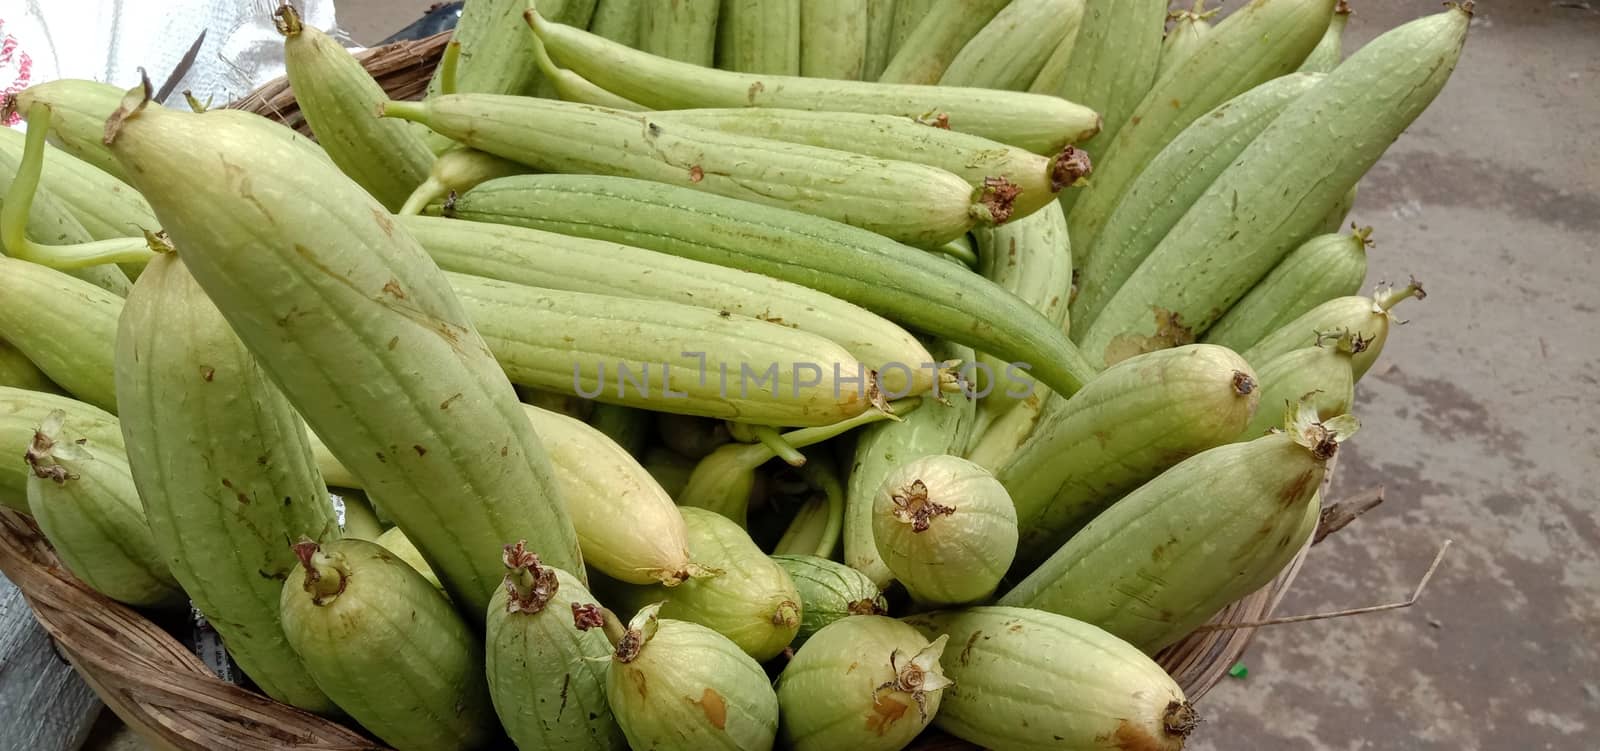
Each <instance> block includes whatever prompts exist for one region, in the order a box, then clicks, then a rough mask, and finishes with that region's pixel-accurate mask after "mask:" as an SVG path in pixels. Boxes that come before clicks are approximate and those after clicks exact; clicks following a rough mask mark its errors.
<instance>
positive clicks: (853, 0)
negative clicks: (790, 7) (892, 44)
mask: <svg viewBox="0 0 1600 751" xmlns="http://www.w3.org/2000/svg"><path fill="white" fill-rule="evenodd" d="M870 5H871V0H806V1H805V2H802V3H801V4H800V75H802V76H805V77H807V78H836V79H839V80H843V81H861V80H871V79H864V78H863V76H862V72H863V69H864V68H865V67H866V64H867V34H868V33H869V32H870V24H871V19H870V18H869V17H868V12H869V6H870Z"/></svg>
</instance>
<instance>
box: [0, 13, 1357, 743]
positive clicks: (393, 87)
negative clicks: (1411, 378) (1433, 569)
mask: <svg viewBox="0 0 1600 751" xmlns="http://www.w3.org/2000/svg"><path fill="white" fill-rule="evenodd" d="M448 41H449V33H448V32H445V33H442V34H437V35H434V36H432V37H428V38H427V39H422V40H418V41H415V42H401V43H398V44H392V45H386V46H384V47H377V48H374V49H371V50H367V51H366V52H364V53H362V54H361V55H360V59H361V61H362V64H363V65H365V66H366V67H367V69H368V70H369V71H372V73H373V76H374V78H376V79H377V80H378V82H379V83H380V84H381V85H382V86H383V88H384V90H385V91H386V92H388V93H389V95H390V96H391V97H393V98H395V99H417V98H420V97H421V96H422V94H423V92H424V90H425V89H426V88H427V84H428V81H429V78H430V77H431V76H432V73H433V68H434V66H436V65H437V64H438V61H439V58H440V56H441V55H442V53H443V51H444V47H445V44H446V43H447V42H448ZM229 106H230V107H231V108H234V109H242V110H248V111H251V112H256V113H259V114H262V115H265V116H267V117H271V118H273V119H276V120H279V121H281V122H284V123H286V124H288V125H291V126H293V127H295V128H298V129H300V130H301V131H305V130H306V126H305V119H304V118H303V117H302V116H301V115H300V111H299V108H298V106H296V104H295V100H294V93H293V91H291V90H290V88H289V84H288V81H287V80H285V79H282V78H280V79H277V80H274V81H270V82H268V83H267V84H265V85H263V86H262V87H261V88H260V89H258V90H256V91H255V92H253V93H251V94H250V95H248V96H246V97H244V98H243V99H241V100H239V101H237V102H234V103H232V104H230V105H229ZM1332 477H1333V464H1332V463H1330V465H1329V468H1328V472H1327V474H1326V477H1325V479H1324V481H1323V483H1324V484H1323V497H1324V498H1326V497H1328V483H1329V481H1331V479H1332ZM1310 545H1311V540H1309V539H1308V540H1306V545H1305V548H1302V550H1301V551H1300V555H1299V556H1298V557H1297V558H1296V559H1295V561H1294V563H1293V564H1291V565H1290V566H1289V567H1288V568H1287V569H1286V570H1284V572H1283V573H1282V574H1280V575H1279V576H1278V578H1277V579H1275V580H1273V581H1272V582H1271V583H1270V584H1268V585H1267V586H1266V587H1263V588H1262V589H1261V590H1259V591H1257V592H1255V593H1253V594H1251V595H1250V596H1248V597H1245V598H1244V599H1242V600H1240V601H1238V602H1236V603H1234V604H1232V605H1230V606H1228V607H1227V608H1226V609H1224V610H1223V611H1222V612H1221V613H1218V614H1217V615H1216V617H1215V618H1213V619H1212V621H1211V622H1210V624H1209V625H1208V626H1207V628H1210V629H1215V630H1211V631H1205V630H1202V631H1201V632H1197V633H1195V634H1192V635H1190V636H1189V637H1188V638H1186V639H1184V640H1183V641H1181V642H1179V643H1177V644H1175V645H1173V646H1171V647H1169V648H1167V649H1166V650H1165V651H1163V652H1162V653H1161V654H1160V655H1158V657H1157V661H1158V662H1159V663H1160V664H1161V665H1162V666H1163V667H1164V668H1166V669H1167V672H1169V673H1170V674H1172V676H1173V678H1174V679H1176V680H1177V682H1178V684H1179V685H1180V686H1182V687H1183V690H1184V692H1185V694H1186V695H1187V696H1188V697H1189V699H1190V700H1191V701H1193V700H1197V699H1199V698H1200V697H1201V696H1203V695H1205V693H1206V692H1207V691H1209V690H1210V689H1211V687H1213V686H1215V685H1216V684H1217V683H1218V682H1219V681H1220V680H1222V678H1223V676H1224V675H1226V673H1227V670H1228V669H1229V668H1230V667H1232V666H1233V665H1234V664H1235V663H1236V662H1237V661H1238V659H1239V658H1240V657H1241V656H1242V655H1243V654H1244V651H1245V648H1246V647H1247V646H1248V645H1249V643H1250V640H1251V638H1252V637H1253V636H1254V634H1255V629H1254V628H1239V627H1236V626H1235V624H1251V623H1257V622H1260V621H1266V620H1269V619H1271V616H1272V613H1273V611H1274V610H1275V609H1276V608H1277V606H1278V603H1279V602H1280V601H1281V600H1282V599H1283V596H1284V594H1285V593H1286V592H1287V591H1288V589H1289V586H1290V585H1291V584H1292V583H1293V582H1294V579H1295V576H1296V574H1298V573H1299V570H1300V566H1301V564H1302V563H1303V562H1304V560H1305V553H1306V549H1308V548H1309V547H1310ZM0 572H3V573H4V574H5V575H6V577H7V578H9V579H10V580H11V581H12V582H13V583H14V584H16V586H17V587H18V588H19V589H20V590H21V591H22V593H23V595H24V596H25V597H26V599H27V601H28V603H29V605H30V606H32V608H33V612H34V615H35V617H36V618H37V619H38V621H39V623H40V624H41V625H43V626H44V628H45V630H46V631H47V632H48V633H49V634H50V636H51V637H52V638H53V639H55V641H56V643H57V645H59V647H60V650H61V652H62V654H63V655H65V656H66V658H67V659H68V660H70V661H71V662H72V664H73V666H74V667H76V668H77V670H78V672H79V674H81V675H82V676H83V677H84V680H85V681H87V682H88V683H89V685H90V686H91V687H92V688H94V690H95V692H96V693H98V694H99V695H100V697H101V699H102V700H104V701H105V702H106V704H107V706H109V707H111V709H112V710H113V711H114V712H116V714H117V716H118V717H120V718H121V719H122V720H123V722H125V723H127V724H128V725H129V726H130V727H131V728H133V729H134V730H135V732H137V733H138V734H139V735H141V736H142V737H144V738H145V739H146V741H148V742H150V743H152V744H153V745H155V746H157V747H158V748H163V749H181V750H182V751H281V750H282V749H295V750H299V751H312V750H316V751H357V750H360V749H383V748H384V747H383V746H382V745H380V744H377V743H375V742H373V741H372V740H370V739H368V738H366V737H364V736H362V735H361V734H359V733H358V732H356V731H354V730H351V729H349V728H346V727H344V726H342V725H340V724H338V723H335V722H333V721H331V720H327V719H324V718H321V717H317V716H315V715H312V714H308V713H306V712H303V711H300V710H298V709H295V708H293V707H289V706H287V705H283V704H278V703H276V702H273V701H272V700H270V699H268V698H266V697H265V696H262V695H260V694H256V693H253V692H251V691H248V690H246V689H243V688H240V687H238V686H234V685H232V684H228V683H225V682H223V681H221V680H219V679H218V678H216V677H215V676H213V675H212V674H211V672H210V671H209V670H208V669H207V668H206V667H205V666H204V664H202V663H201V662H200V660H199V659H197V658H196V657H195V656H194V655H193V654H192V653H191V652H190V651H189V650H188V649H187V648H185V647H184V646H183V645H182V644H180V643H179V642H178V641H177V640H176V639H174V638H173V637H172V636H171V635H169V634H167V633H166V632H165V631H163V630H162V629H161V628H160V627H159V626H157V625H156V624H155V623H153V622H151V621H150V620H148V619H146V618H144V617H143V616H141V615H140V614H138V613H136V612H134V611H133V610H130V609H128V608H126V607H124V606H122V605H119V604H117V603H115V602H113V601H111V600H109V599H107V598H105V597H103V596H101V595H100V594H98V593H96V592H94V591H92V590H90V589H89V588H88V587H87V586H85V585H84V584H83V583H81V582H79V581H78V580H77V579H75V578H74V577H73V576H72V574H70V573H68V572H67V570H66V569H65V568H64V567H63V566H62V565H61V562H60V561H59V560H58V559H57V558H56V556H55V553H54V551H52V550H51V549H50V546H49V543H48V542H46V541H45V539H44V536H43V535H42V534H41V533H40V532H39V530H38V528H37V527H35V526H34V525H33V523H32V521H31V520H29V519H28V518H27V517H25V516H23V515H21V514H18V513H15V512H12V511H9V510H4V509H0ZM912 748H914V749H919V750H921V751H933V750H934V749H939V750H944V749H969V748H973V746H972V745H971V744H968V743H966V742H964V741H960V740H956V739H954V738H950V737H949V736H945V735H943V734H940V733H937V732H932V731H930V732H929V733H927V734H925V735H924V736H923V737H922V738H920V739H919V740H918V741H917V742H916V743H914V744H913V745H912Z"/></svg>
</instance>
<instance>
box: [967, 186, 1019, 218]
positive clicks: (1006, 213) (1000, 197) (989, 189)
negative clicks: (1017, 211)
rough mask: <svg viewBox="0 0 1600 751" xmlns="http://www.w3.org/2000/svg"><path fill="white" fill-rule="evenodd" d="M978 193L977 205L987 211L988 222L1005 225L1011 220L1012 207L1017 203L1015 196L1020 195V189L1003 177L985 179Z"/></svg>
mask: <svg viewBox="0 0 1600 751" xmlns="http://www.w3.org/2000/svg"><path fill="white" fill-rule="evenodd" d="M978 193H979V197H978V201H979V203H982V204H983V206H984V208H985V209H987V210H988V211H989V221H990V222H991V223H993V224H1005V223H1006V222H1008V221H1010V220H1011V214H1012V212H1013V210H1014V208H1013V205H1014V204H1015V203H1016V202H1017V196H1019V195H1022V188H1019V187H1017V184H1016V183H1013V182H1011V181H1010V180H1007V179H1005V178H1004V177H985V178H983V187H981V188H979V189H978Z"/></svg>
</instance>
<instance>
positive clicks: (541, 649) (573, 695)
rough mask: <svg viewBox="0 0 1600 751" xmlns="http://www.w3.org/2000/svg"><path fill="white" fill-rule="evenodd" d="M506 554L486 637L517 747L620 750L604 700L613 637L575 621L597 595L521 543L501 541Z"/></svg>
mask: <svg viewBox="0 0 1600 751" xmlns="http://www.w3.org/2000/svg"><path fill="white" fill-rule="evenodd" d="M504 555H505V562H506V580H505V585H504V586H502V587H501V588H500V589H498V590H495V593H494V599H493V600H490V601H489V615H488V618H487V625H488V634H487V635H486V636H485V638H484V647H485V648H484V663H485V667H486V670H485V675H486V677H487V678H488V682H489V698H490V699H491V700H493V702H494V709H495V713H496V714H497V715H499V717H500V724H501V726H503V727H504V728H505V729H506V734H507V735H509V736H511V740H512V742H514V743H516V744H517V746H518V747H520V748H528V749H535V748H551V749H554V748H561V749H581V750H582V751H611V750H612V749H615V750H616V751H623V749H626V748H627V745H628V744H627V741H626V739H625V738H624V737H623V735H622V728H621V727H619V726H618V725H617V721H616V718H615V717H613V716H612V714H611V708H610V707H609V706H607V705H606V659H607V658H608V657H610V655H611V644H610V643H609V642H607V641H606V637H605V634H603V633H601V632H599V631H591V630H580V629H579V628H578V626H577V624H576V623H574V616H573V614H574V613H575V612H577V611H579V610H580V609H582V608H597V607H598V606H597V604H596V603H595V600H594V595H591V594H589V590H587V589H585V588H584V586H583V582H580V581H578V579H577V578H576V577H574V576H573V575H571V574H569V573H567V572H565V571H562V570H560V569H556V568H551V567H549V566H541V565H540V564H539V556H537V555H535V554H534V553H532V552H529V551H528V550H527V548H526V547H524V546H522V545H521V544H512V545H507V546H505V554H504Z"/></svg>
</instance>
